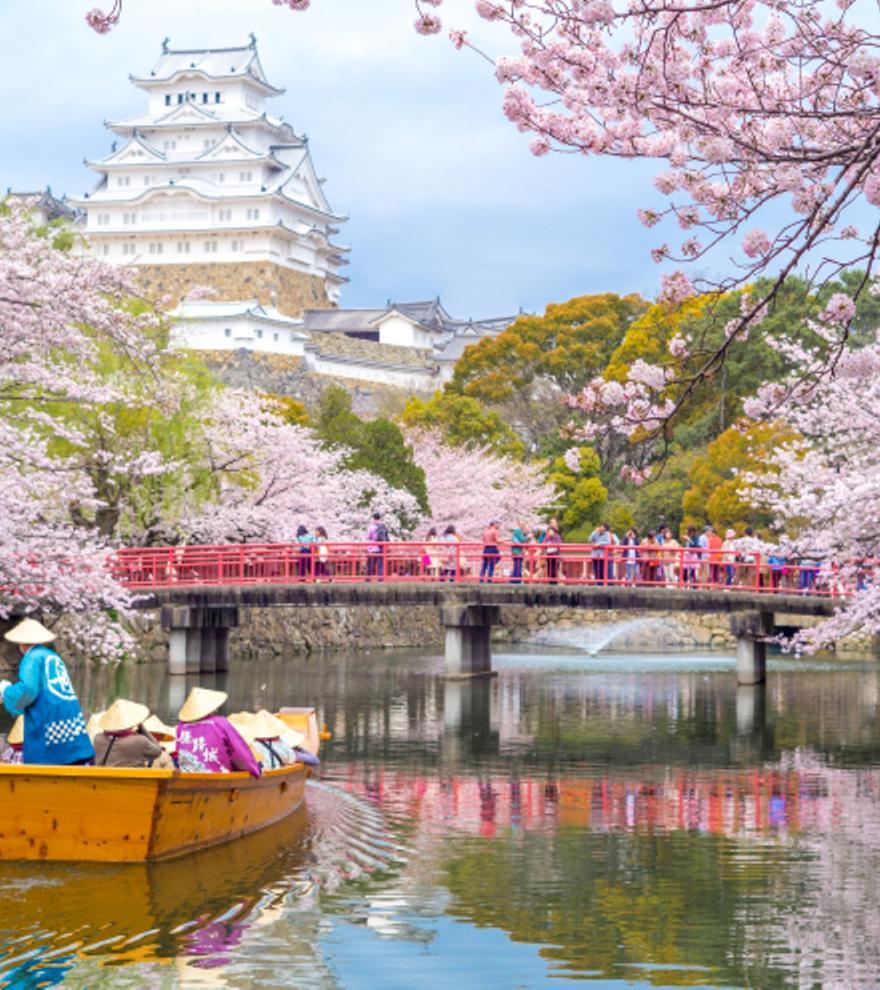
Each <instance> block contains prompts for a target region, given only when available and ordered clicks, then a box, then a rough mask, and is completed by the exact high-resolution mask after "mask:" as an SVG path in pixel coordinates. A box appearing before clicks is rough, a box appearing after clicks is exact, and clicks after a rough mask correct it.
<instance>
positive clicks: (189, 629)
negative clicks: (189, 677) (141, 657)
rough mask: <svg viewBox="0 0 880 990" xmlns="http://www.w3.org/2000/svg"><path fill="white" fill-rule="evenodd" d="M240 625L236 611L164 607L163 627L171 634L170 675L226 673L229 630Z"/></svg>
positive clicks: (230, 609)
mask: <svg viewBox="0 0 880 990" xmlns="http://www.w3.org/2000/svg"><path fill="white" fill-rule="evenodd" d="M237 626H238V609H237V608H214V607H206V608H202V607H199V608H190V607H178V606H175V605H163V606H162V628H163V629H167V630H168V631H169V638H168V673H169V674H198V673H209V672H214V671H224V670H227V669H228V668H229V630H230V629H234V628H236V627H237Z"/></svg>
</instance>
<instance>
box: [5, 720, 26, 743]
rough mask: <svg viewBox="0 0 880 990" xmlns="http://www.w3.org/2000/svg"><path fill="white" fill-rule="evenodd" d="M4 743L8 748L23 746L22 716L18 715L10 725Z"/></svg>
mask: <svg viewBox="0 0 880 990" xmlns="http://www.w3.org/2000/svg"><path fill="white" fill-rule="evenodd" d="M6 742H7V743H9V745H10V746H22V745H23V744H24V715H19V716H18V718H17V719H16V720H15V721H14V722H13V723H12V728H11V729H10V730H9V735H8V736H7V737H6Z"/></svg>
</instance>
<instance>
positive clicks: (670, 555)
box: [660, 526, 681, 588]
mask: <svg viewBox="0 0 880 990" xmlns="http://www.w3.org/2000/svg"><path fill="white" fill-rule="evenodd" d="M680 550H681V544H680V543H679V542H678V540H677V539H676V538H675V536H674V534H673V532H672V529H671V527H669V526H664V527H663V550H662V552H661V554H660V556H661V557H662V559H663V577H664V580H665V581H666V587H667V588H671V587H673V586H674V585H675V584H677V583H678V576H679V558H680V557H681V554H680V552H679V551H680Z"/></svg>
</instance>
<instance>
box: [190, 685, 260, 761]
mask: <svg viewBox="0 0 880 990" xmlns="http://www.w3.org/2000/svg"><path fill="white" fill-rule="evenodd" d="M226 698H227V695H226V692H225V691H212V690H211V689H210V688H202V687H194V688H193V689H192V690H191V691H190V693H189V696H188V697H187V699H186V701H185V702H184V703H183V708H181V709H180V724H179V725H178V726H177V763H178V766H179V767H180V769H181V770H184V771H193V770H197V771H201V772H205V773H229V772H230V771H233V770H246V771H247V772H248V773H250V774H251V775H252V776H254V777H259V776H260V765H259V764H258V763H257V761H256V759H255V758H254V755H253V753H252V752H251V751H250V748H249V747H248V744H247V743H246V742H245V741H244V739H242V737H241V735H240V733H238V732H237V731H236V730H235V728H234V727H233V726H232V725H230V724H229V721H228V720H227V719H225V718H224V717H223V716H222V715H219V714H218V710H219V709H220V707H221V706H222V705H223V704H224V703H225V702H226Z"/></svg>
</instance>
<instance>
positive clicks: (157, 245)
mask: <svg viewBox="0 0 880 990" xmlns="http://www.w3.org/2000/svg"><path fill="white" fill-rule="evenodd" d="M161 253H162V244H161V242H158V241H150V254H161Z"/></svg>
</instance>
